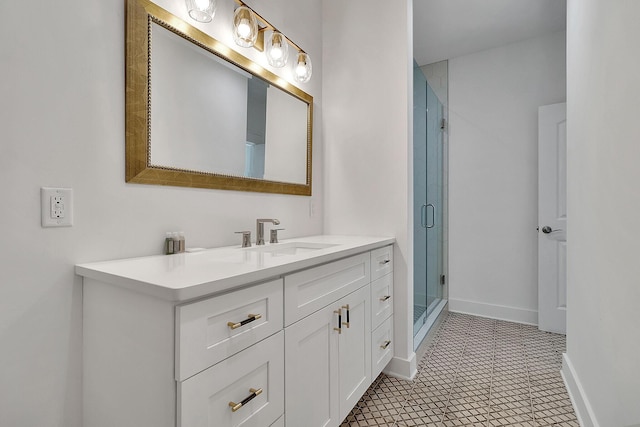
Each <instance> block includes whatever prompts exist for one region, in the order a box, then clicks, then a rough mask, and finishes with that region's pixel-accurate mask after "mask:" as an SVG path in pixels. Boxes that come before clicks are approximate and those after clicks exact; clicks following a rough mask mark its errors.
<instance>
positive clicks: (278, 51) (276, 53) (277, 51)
mask: <svg viewBox="0 0 640 427" xmlns="http://www.w3.org/2000/svg"><path fill="white" fill-rule="evenodd" d="M271 57H272V58H273V59H280V58H282V48H281V47H279V46H274V47H273V49H271Z"/></svg>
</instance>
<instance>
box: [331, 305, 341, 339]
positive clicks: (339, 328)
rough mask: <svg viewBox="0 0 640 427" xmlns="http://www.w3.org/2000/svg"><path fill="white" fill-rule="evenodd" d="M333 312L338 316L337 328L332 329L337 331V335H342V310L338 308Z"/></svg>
mask: <svg viewBox="0 0 640 427" xmlns="http://www.w3.org/2000/svg"><path fill="white" fill-rule="evenodd" d="M333 312H334V313H335V314H337V315H338V327H337V328H333V330H334V331H338V334H341V333H342V309H341V308H339V309H337V310H334V311H333Z"/></svg>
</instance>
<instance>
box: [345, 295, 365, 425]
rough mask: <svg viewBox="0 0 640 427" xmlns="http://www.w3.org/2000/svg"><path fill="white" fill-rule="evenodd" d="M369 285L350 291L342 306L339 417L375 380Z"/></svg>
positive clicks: (346, 412)
mask: <svg viewBox="0 0 640 427" xmlns="http://www.w3.org/2000/svg"><path fill="white" fill-rule="evenodd" d="M370 298H371V294H370V287H369V285H367V286H364V287H362V288H360V289H359V290H357V291H355V292H353V293H351V294H349V295H347V296H346V297H344V298H343V299H341V300H340V301H339V302H338V304H340V307H341V308H342V311H343V314H342V320H343V321H345V320H346V322H345V323H344V324H343V325H342V333H341V334H339V337H338V346H339V347H338V358H339V366H338V375H339V376H340V378H339V380H338V381H339V384H340V412H339V418H340V419H341V420H342V419H344V418H345V417H346V416H347V415H348V414H349V412H350V411H351V409H352V408H353V407H354V406H356V403H358V400H360V398H361V397H362V395H363V394H364V392H365V391H367V389H368V388H369V385H370V384H371V314H370V313H369V310H370V303H369V301H370Z"/></svg>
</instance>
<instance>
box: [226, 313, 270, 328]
mask: <svg viewBox="0 0 640 427" xmlns="http://www.w3.org/2000/svg"><path fill="white" fill-rule="evenodd" d="M261 318H262V314H250V315H249V318H248V319H244V320H243V321H242V322H238V323H233V322H228V323H227V326H228V327H230V328H231V329H238V328H239V327H240V326H244V325H246V324H247V323H251V322H253V321H254V320H258V319H261Z"/></svg>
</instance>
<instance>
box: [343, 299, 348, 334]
mask: <svg viewBox="0 0 640 427" xmlns="http://www.w3.org/2000/svg"><path fill="white" fill-rule="evenodd" d="M342 308H344V309H345V310H347V321H346V322H342V324H343V325H344V326H346V327H347V329H348V328H349V304H347V305H343V306H342Z"/></svg>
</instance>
